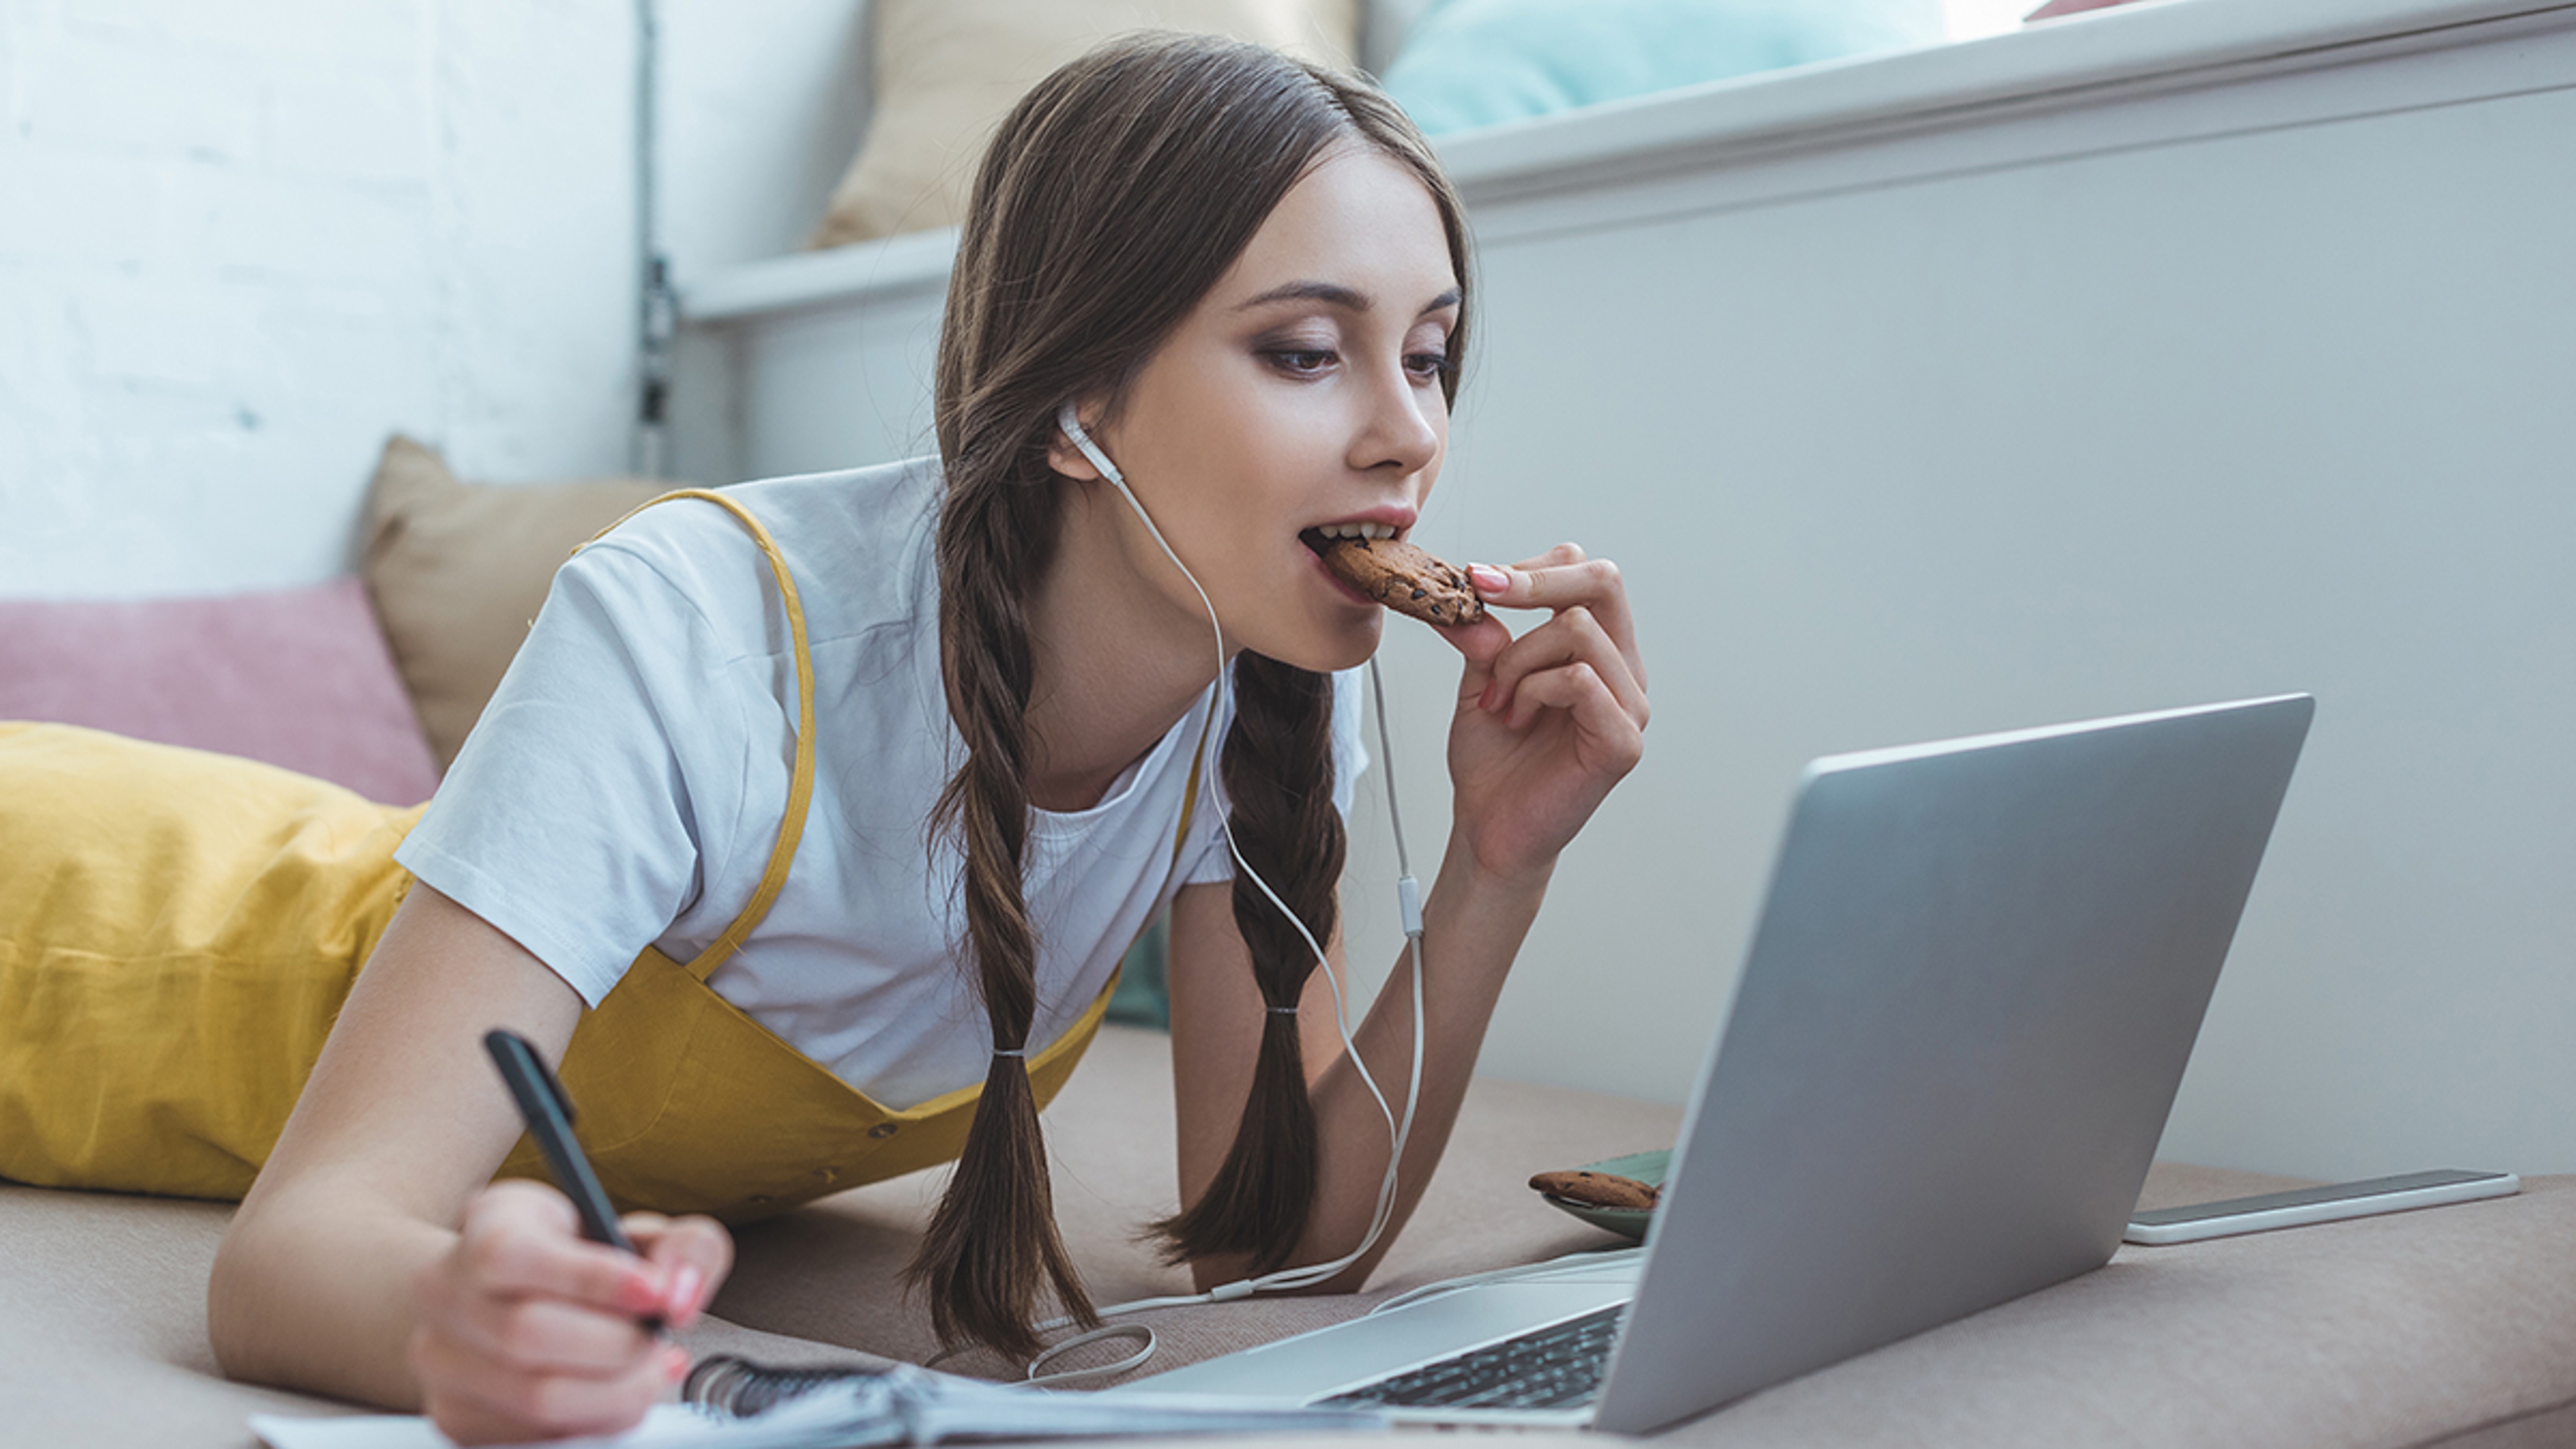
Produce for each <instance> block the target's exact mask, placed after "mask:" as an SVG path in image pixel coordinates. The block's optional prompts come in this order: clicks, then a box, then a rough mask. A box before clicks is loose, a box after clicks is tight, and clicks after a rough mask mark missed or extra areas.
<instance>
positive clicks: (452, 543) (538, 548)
mask: <svg viewBox="0 0 2576 1449" xmlns="http://www.w3.org/2000/svg"><path fill="white" fill-rule="evenodd" d="M683 486H685V485H683V484H679V483H665V482H659V481H656V480H653V479H649V478H601V479H592V480H586V481H582V482H573V483H538V484H526V485H521V486H516V487H490V486H486V485H482V484H475V483H460V482H458V481H457V480H456V477H455V475H454V474H451V473H450V472H448V471H447V464H446V463H445V462H444V461H442V460H441V459H440V458H439V456H438V454H436V453H434V452H432V451H430V450H429V449H428V448H425V447H423V446H421V445H420V444H418V443H415V442H413V441H412V440H411V439H409V438H406V437H401V436H399V435H397V436H395V437H393V438H391V439H389V440H387V441H386V443H385V453H384V457H383V459H382V460H381V461H380V462H378V463H377V465H376V480H375V483H374V485H373V486H372V487H371V488H370V489H369V491H368V494H367V521H366V534H365V537H366V562H365V566H364V569H365V574H366V580H367V593H368V596H369V597H370V598H371V599H372V600H373V601H374V602H375V606H376V617H377V618H378V619H379V620H380V621H381V622H382V623H383V624H384V629H385V642H386V643H388V644H390V645H392V646H393V653H394V667H395V668H396V669H397V670H399V671H401V674H402V680H403V685H404V687H405V688H406V689H408V690H410V692H411V702H412V708H413V709H415V710H418V711H419V712H420V723H421V728H422V730H423V731H424V732H425V733H427V734H428V736H429V747H430V750H431V752H432V753H433V754H435V755H436V756H437V757H438V767H439V768H440V769H441V770H444V769H446V768H447V767H448V766H449V765H450V764H452V763H454V761H455V759H456V751H457V749H458V747H460V746H462V745H463V744H464V743H465V736H466V733H467V731H469V730H471V729H473V728H474V721H475V719H476V718H477V717H478V716H480V715H481V714H482V713H483V706H484V704H485V703H486V702H487V701H489V700H490V699H491V698H492V691H493V690H494V689H495V688H497V687H498V686H499V685H500V683H501V673H502V671H503V670H506V669H508V668H509V667H510V657H511V656H512V655H514V654H516V653H518V652H519V641H520V640H522V639H525V638H526V637H527V634H528V625H529V624H530V623H532V622H534V620H535V619H536V617H537V606H538V605H540V604H543V603H544V602H545V601H546V589H547V587H548V586H549V585H551V584H552V583H553V582H554V577H555V570H556V569H557V568H558V567H560V566H561V565H562V563H563V561H564V560H565V559H567V558H570V557H571V556H572V551H573V550H574V549H575V548H578V547H579V546H581V545H582V544H584V543H587V542H589V541H590V538H591V535H593V534H596V533H597V532H599V531H600V530H601V529H603V528H606V527H607V526H608V525H610V524H612V523H615V522H616V521H617V520H618V519H620V518H623V517H625V516H626V514H627V513H628V512H629V511H631V510H632V509H634V508H636V507H637V506H639V505H641V504H643V503H644V502H646V501H647V500H649V499H652V498H656V497H659V496H660V495H662V494H664V493H667V492H669V491H671V490H672V489H674V488H679V487H683Z"/></svg>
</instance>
